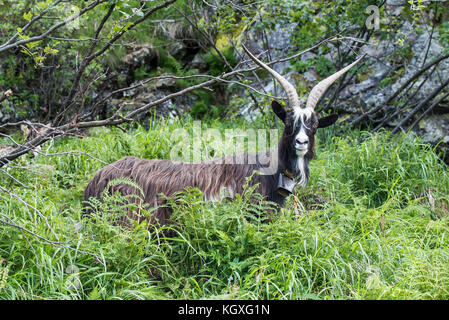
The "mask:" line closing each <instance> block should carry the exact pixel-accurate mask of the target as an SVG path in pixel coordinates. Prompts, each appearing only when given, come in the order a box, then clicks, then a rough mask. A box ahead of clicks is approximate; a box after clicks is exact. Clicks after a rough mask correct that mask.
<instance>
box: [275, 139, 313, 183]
mask: <svg viewBox="0 0 449 320" xmlns="http://www.w3.org/2000/svg"><path fill="white" fill-rule="evenodd" d="M277 156H278V164H279V165H278V174H279V173H285V171H286V170H287V171H288V172H290V173H292V174H293V176H294V178H295V180H296V181H298V184H299V185H306V184H307V182H308V179H309V168H308V164H309V158H308V156H307V154H306V155H303V156H299V155H298V154H297V153H296V150H294V149H293V148H292V147H290V146H288V145H286V143H284V142H283V141H282V140H281V141H280V142H279V145H278V149H277Z"/></svg>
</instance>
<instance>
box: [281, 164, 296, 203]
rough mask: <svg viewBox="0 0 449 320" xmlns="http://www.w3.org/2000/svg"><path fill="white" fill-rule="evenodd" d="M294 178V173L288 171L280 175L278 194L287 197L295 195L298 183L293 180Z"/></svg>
mask: <svg viewBox="0 0 449 320" xmlns="http://www.w3.org/2000/svg"><path fill="white" fill-rule="evenodd" d="M293 177H294V175H293V173H292V172H290V171H289V170H287V169H285V171H284V172H281V173H280V174H279V181H278V187H277V192H278V193H279V194H280V195H282V196H284V197H287V196H288V195H290V194H292V193H293V191H294V190H295V186H296V182H295V180H293Z"/></svg>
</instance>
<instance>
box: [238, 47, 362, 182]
mask: <svg viewBox="0 0 449 320" xmlns="http://www.w3.org/2000/svg"><path fill="white" fill-rule="evenodd" d="M243 49H244V50H245V52H246V53H247V54H248V56H249V57H250V58H251V59H252V60H253V61H254V62H255V63H256V64H258V65H259V66H260V67H262V68H264V69H265V70H267V71H268V72H269V73H270V74H271V75H272V76H273V77H274V78H275V79H276V80H277V81H278V82H279V83H280V84H281V86H282V88H283V89H284V91H285V93H286V94H287V104H288V107H289V108H285V107H283V106H282V105H281V104H279V103H278V102H277V101H273V102H272V104H271V106H272V109H273V111H274V113H275V114H276V115H277V116H278V118H279V119H281V120H282V122H283V123H284V132H283V134H282V138H281V141H280V145H279V147H280V148H279V149H280V150H279V151H280V153H281V154H280V156H281V158H283V159H281V161H282V160H283V162H284V163H283V166H284V169H288V170H290V171H291V172H292V173H293V174H294V175H297V174H298V173H299V172H300V171H303V170H304V168H301V167H300V166H299V165H298V163H300V162H298V159H307V160H306V164H305V165H307V161H308V160H310V159H311V158H312V157H313V156H314V140H315V133H316V131H317V129H318V128H324V127H327V126H330V125H332V124H334V123H335V122H336V121H337V119H338V116H337V115H336V114H332V115H330V116H326V117H323V118H320V117H319V115H318V114H317V113H316V112H315V106H316V105H317V103H318V101H319V100H320V98H321V96H322V95H323V94H324V93H325V92H326V90H327V89H328V88H329V87H330V86H331V85H332V84H333V83H334V82H335V81H336V80H337V79H338V78H340V77H341V76H342V75H343V74H345V73H346V72H347V71H348V70H349V69H351V68H352V67H353V66H355V65H356V64H357V63H359V62H360V61H361V60H362V59H363V58H364V56H362V57H361V58H359V59H357V60H356V61H354V62H353V63H351V64H350V65H348V66H346V67H345V68H343V69H341V70H340V71H338V72H336V73H335V74H333V75H331V76H329V77H328V78H326V79H324V80H322V81H320V82H319V83H318V84H317V85H316V86H315V87H314V88H313V89H312V91H311V92H310V94H309V96H308V98H307V102H306V104H305V106H304V105H303V103H302V102H301V101H300V100H299V97H298V94H297V92H296V89H295V87H294V86H293V85H292V84H291V83H289V82H288V81H287V80H286V79H285V78H284V77H283V76H281V75H280V74H279V73H277V72H276V71H275V70H273V69H271V68H270V67H268V66H267V65H266V64H265V63H263V62H262V61H260V60H259V59H257V58H256V57H255V56H254V55H253V54H251V52H249V51H248V49H246V47H245V46H243ZM302 163H303V164H304V161H303V162H302ZM281 165H282V164H281ZM306 175H307V174H305V173H304V172H303V176H306ZM306 180H307V177H305V179H304V182H305V181H306Z"/></svg>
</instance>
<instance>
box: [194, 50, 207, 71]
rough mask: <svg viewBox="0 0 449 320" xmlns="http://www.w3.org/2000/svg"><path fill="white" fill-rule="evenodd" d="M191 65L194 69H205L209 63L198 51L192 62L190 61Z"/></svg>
mask: <svg viewBox="0 0 449 320" xmlns="http://www.w3.org/2000/svg"><path fill="white" fill-rule="evenodd" d="M190 66H191V67H192V68H193V69H199V70H205V69H207V67H208V64H207V62H206V60H204V57H203V55H202V54H201V53H197V54H196V55H195V57H193V60H192V62H191V63H190Z"/></svg>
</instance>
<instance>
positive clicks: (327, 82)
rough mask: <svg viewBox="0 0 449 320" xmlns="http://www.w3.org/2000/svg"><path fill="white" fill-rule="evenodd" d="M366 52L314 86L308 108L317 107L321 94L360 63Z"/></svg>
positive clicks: (308, 100) (308, 99)
mask: <svg viewBox="0 0 449 320" xmlns="http://www.w3.org/2000/svg"><path fill="white" fill-rule="evenodd" d="M365 55H366V54H364V55H363V56H361V57H360V58H358V59H357V60H356V61H354V62H353V63H351V64H350V65H348V66H346V67H344V68H343V69H341V70H340V71H338V72H337V73H334V74H333V75H331V76H329V77H327V78H326V79H324V80H321V81H320V82H319V83H318V84H317V85H316V86H315V87H313V89H312V91H310V94H309V97H308V98H307V104H306V108H312V109H315V106H316V104H317V103H318V101H319V100H320V98H321V96H322V95H323V94H324V93H325V92H326V90H327V89H328V88H329V87H330V86H331V85H332V84H333V83H334V82H335V81H336V80H337V79H338V78H340V77H341V76H342V75H344V74H345V73H346V72H347V71H349V69H351V68H352V67H353V66H355V65H356V64H357V63H359V62H360V61H361V60H362V59H363V58H364V57H365Z"/></svg>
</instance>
